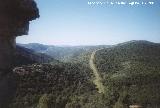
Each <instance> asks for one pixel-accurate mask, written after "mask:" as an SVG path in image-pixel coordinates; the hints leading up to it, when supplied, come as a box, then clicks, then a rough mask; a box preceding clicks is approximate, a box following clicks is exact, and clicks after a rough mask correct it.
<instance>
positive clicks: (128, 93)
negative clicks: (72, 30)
mask: <svg viewBox="0 0 160 108" xmlns="http://www.w3.org/2000/svg"><path fill="white" fill-rule="evenodd" d="M36 47H38V48H37V49H38V50H41V53H42V52H43V51H44V50H46V49H48V46H43V45H42V47H39V45H38V46H36ZM36 47H35V48H36ZM76 48H77V50H75V51H74V50H73V49H76ZM52 50H53V49H52ZM66 50H67V49H65V50H62V51H59V53H61V52H63V53H62V55H63V54H64V56H61V55H60V56H59V57H62V58H61V59H60V60H61V61H63V62H58V61H57V62H51V63H49V64H44V63H43V64H30V63H31V62H30V61H29V64H30V65H23V66H20V67H16V68H15V69H14V74H15V76H16V77H15V78H16V82H17V85H18V86H17V91H16V94H15V97H14V98H13V100H12V103H11V104H9V106H10V107H9V108H128V107H129V105H141V106H143V107H144V108H159V107H160V104H159V103H160V92H159V91H160V44H158V43H151V42H147V41H130V42H125V43H121V44H118V45H114V46H110V47H108V46H94V47H83V46H82V47H73V48H72V50H70V52H69V53H66V54H68V55H66V56H65V51H66ZM68 50H69V49H68ZM32 51H33V52H32ZM22 52H23V53H21V54H22V55H23V54H24V51H22ZM31 52H32V53H36V54H37V52H35V51H34V50H33V49H32V50H31V49H30V50H29V49H27V50H26V52H25V53H27V54H28V53H29V54H30V53H31ZM38 53H39V52H38ZM43 53H44V52H43ZM57 54H58V53H57ZM25 55H26V54H25ZM44 55H47V53H44ZM91 55H92V56H91ZM47 56H48V55H47ZM29 58H30V57H29ZM31 58H32V57H31ZM33 58H34V57H33ZM16 60H19V59H16ZM20 60H21V59H20ZM27 60H30V59H28V56H27V58H26V60H25V59H24V61H25V62H26V61H27ZM89 61H92V62H89ZM19 62H20V63H22V64H23V60H22V61H19ZM33 63H34V62H33ZM89 63H91V64H92V65H91V66H92V68H91V67H90V65H89ZM94 70H96V73H95V72H94ZM95 74H96V75H97V76H98V77H96V75H95ZM96 78H99V80H98V82H96V83H95V81H97V80H96ZM100 83H101V84H102V86H103V92H99V88H97V87H98V84H100ZM96 84H97V85H96Z"/></svg>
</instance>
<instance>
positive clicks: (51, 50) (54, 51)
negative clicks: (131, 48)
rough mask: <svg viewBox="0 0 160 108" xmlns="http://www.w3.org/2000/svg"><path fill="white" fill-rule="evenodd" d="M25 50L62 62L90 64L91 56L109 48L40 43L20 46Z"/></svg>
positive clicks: (103, 46)
mask: <svg viewBox="0 0 160 108" xmlns="http://www.w3.org/2000/svg"><path fill="white" fill-rule="evenodd" d="M19 45H20V46H23V47H25V48H28V49H31V50H33V51H35V52H39V53H44V54H46V55H48V56H51V57H53V58H55V59H57V60H60V61H61V62H76V63H77V62H81V63H85V64H88V60H89V58H90V54H91V53H92V52H93V51H94V50H96V49H99V48H106V47H109V46H108V45H98V46H53V45H43V44H38V43H30V44H19Z"/></svg>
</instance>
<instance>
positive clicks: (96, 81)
mask: <svg viewBox="0 0 160 108" xmlns="http://www.w3.org/2000/svg"><path fill="white" fill-rule="evenodd" d="M97 51H99V50H96V51H93V52H92V54H91V57H90V61H89V65H90V68H91V69H92V71H93V74H94V75H95V79H94V81H93V82H94V84H95V85H96V86H97V88H98V92H99V93H104V91H105V90H104V88H105V87H104V85H103V84H102V78H101V77H100V75H99V72H98V69H97V67H96V65H95V63H94V61H95V54H96V52H97Z"/></svg>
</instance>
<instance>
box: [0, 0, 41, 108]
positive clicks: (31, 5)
mask: <svg viewBox="0 0 160 108" xmlns="http://www.w3.org/2000/svg"><path fill="white" fill-rule="evenodd" d="M38 17H39V11H38V8H37V5H36V3H35V1H34V0H0V108H2V107H3V105H2V103H3V104H5V102H6V101H7V98H6V97H8V95H10V93H11V92H10V90H11V88H10V87H11V86H10V85H13V84H11V83H13V82H14V81H11V80H13V79H12V78H11V77H12V75H11V74H12V72H11V71H10V70H12V66H13V55H14V51H15V38H16V37H17V36H21V35H26V34H27V33H28V30H29V21H31V20H34V19H36V18H38ZM7 85H8V86H7Z"/></svg>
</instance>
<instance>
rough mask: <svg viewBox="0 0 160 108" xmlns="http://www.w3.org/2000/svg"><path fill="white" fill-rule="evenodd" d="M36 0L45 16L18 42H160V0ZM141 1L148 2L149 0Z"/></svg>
mask: <svg viewBox="0 0 160 108" xmlns="http://www.w3.org/2000/svg"><path fill="white" fill-rule="evenodd" d="M36 1H37V3H38V7H39V10H40V16H41V17H40V18H39V19H38V20H36V21H33V22H31V24H30V31H29V36H22V37H18V38H17V42H18V43H42V44H52V45H96V44H116V43H119V42H124V41H129V40H149V41H153V42H160V2H159V1H158V0H150V1H151V2H154V5H149V4H147V5H139V6H137V5H134V6H130V5H113V6H111V5H110V4H105V5H104V4H103V5H88V1H87V0H36ZM90 1H94V0H90ZM96 1H97V0H96ZM100 1H105V2H107V1H113V0H100ZM114 1H115V0H114ZM118 1H121V0H118ZM122 1H125V0H122ZM126 1H132V2H133V1H135V0H126ZM136 1H137V0H136ZM138 1H140V0H138ZM141 1H144V2H147V3H148V1H149V0H141Z"/></svg>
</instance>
